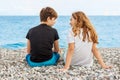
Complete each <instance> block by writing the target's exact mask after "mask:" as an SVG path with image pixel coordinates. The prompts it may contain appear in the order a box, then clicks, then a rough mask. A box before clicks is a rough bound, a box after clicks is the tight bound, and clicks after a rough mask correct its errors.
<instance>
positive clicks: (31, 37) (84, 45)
mask: <svg viewBox="0 0 120 80" xmlns="http://www.w3.org/2000/svg"><path fill="white" fill-rule="evenodd" d="M57 16H58V15H57V13H56V11H55V10H54V9H53V8H51V7H45V8H43V9H42V10H41V11H40V20H41V23H40V25H38V26H36V27H33V28H31V29H30V30H29V31H28V33H27V36H26V38H27V53H28V54H27V56H26V61H27V63H28V65H29V66H31V67H37V66H49V65H55V64H56V63H57V61H58V60H59V58H60V55H59V53H58V52H59V43H58V39H59V35H58V33H57V30H56V29H54V28H52V26H53V25H54V24H55V22H56V19H57ZM63 24H64V23H63ZM70 25H71V29H70V30H69V31H68V35H67V42H68V50H67V53H65V54H64V58H63V59H64V61H65V66H64V68H63V69H61V70H62V71H67V70H68V69H69V67H70V65H81V66H87V67H90V66H92V65H93V55H94V56H95V57H96V58H97V60H98V62H99V64H100V65H101V67H102V68H105V69H108V68H111V66H107V65H106V64H105V63H104V61H103V59H102V57H101V55H100V53H99V51H98V49H97V47H96V45H97V44H98V36H97V34H96V31H95V29H94V27H93V25H92V24H91V23H90V21H89V19H88V18H87V16H86V15H85V14H84V13H83V12H81V11H77V12H74V13H72V15H71V19H70ZM53 47H54V49H52V48H53Z"/></svg>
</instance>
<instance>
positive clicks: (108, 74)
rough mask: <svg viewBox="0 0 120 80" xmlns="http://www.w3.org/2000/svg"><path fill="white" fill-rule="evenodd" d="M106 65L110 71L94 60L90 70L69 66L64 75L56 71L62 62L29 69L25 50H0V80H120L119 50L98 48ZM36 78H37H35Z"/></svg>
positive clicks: (61, 65) (61, 66)
mask: <svg viewBox="0 0 120 80" xmlns="http://www.w3.org/2000/svg"><path fill="white" fill-rule="evenodd" d="M98 50H99V51H100V53H101V55H102V57H103V60H104V61H105V63H106V64H108V65H112V66H113V68H112V69H106V70H104V69H102V68H101V66H100V65H99V64H98V62H97V60H96V59H95V58H94V64H93V66H92V67H90V68H86V67H82V66H71V67H70V70H69V71H67V72H66V73H63V72H59V71H57V70H58V69H61V68H63V60H59V62H58V65H56V66H47V67H44V66H43V67H34V68H31V67H29V66H28V65H27V63H26V61H25V55H26V51H25V49H18V50H10V49H5V48H0V79H1V80H5V79H7V80H18V79H22V80H30V79H31V80H80V79H82V80H119V79H120V48H98ZM36 76H37V77H36Z"/></svg>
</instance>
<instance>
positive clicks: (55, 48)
mask: <svg viewBox="0 0 120 80" xmlns="http://www.w3.org/2000/svg"><path fill="white" fill-rule="evenodd" d="M53 51H54V52H58V51H59V42H58V40H55V41H54V50H53Z"/></svg>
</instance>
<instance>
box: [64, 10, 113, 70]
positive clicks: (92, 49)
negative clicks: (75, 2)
mask: <svg viewBox="0 0 120 80" xmlns="http://www.w3.org/2000/svg"><path fill="white" fill-rule="evenodd" d="M70 25H71V26H72V28H71V29H70V30H69V32H68V37H67V39H68V51H67V54H65V55H64V61H65V66H64V68H63V69H62V71H66V70H68V69H69V66H70V65H82V66H87V67H90V66H92V64H93V55H94V56H95V57H96V58H97V60H98V62H99V64H100V65H101V66H102V68H105V69H107V68H111V66H107V65H106V64H105V63H104V62H103V59H102V57H101V55H100V53H99V51H98V49H97V47H96V45H97V44H98V36H97V34H96V31H95V29H94V28H93V26H92V24H91V23H90V21H89V19H88V18H87V17H86V15H85V14H84V13H83V12H81V11H78V12H74V13H73V14H72V17H71V19H70Z"/></svg>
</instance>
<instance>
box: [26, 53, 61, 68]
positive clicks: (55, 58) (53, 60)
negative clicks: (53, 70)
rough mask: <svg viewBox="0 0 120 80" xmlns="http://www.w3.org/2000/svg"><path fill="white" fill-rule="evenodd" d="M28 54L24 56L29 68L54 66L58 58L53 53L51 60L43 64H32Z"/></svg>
mask: <svg viewBox="0 0 120 80" xmlns="http://www.w3.org/2000/svg"><path fill="white" fill-rule="evenodd" d="M30 56H31V55H30V54H27V55H26V61H27V63H28V65H29V66H31V67H41V66H50V65H56V63H57V61H58V60H59V58H60V55H59V54H58V53H56V52H53V56H52V58H51V59H49V60H47V61H44V62H32V61H31V60H30Z"/></svg>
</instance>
